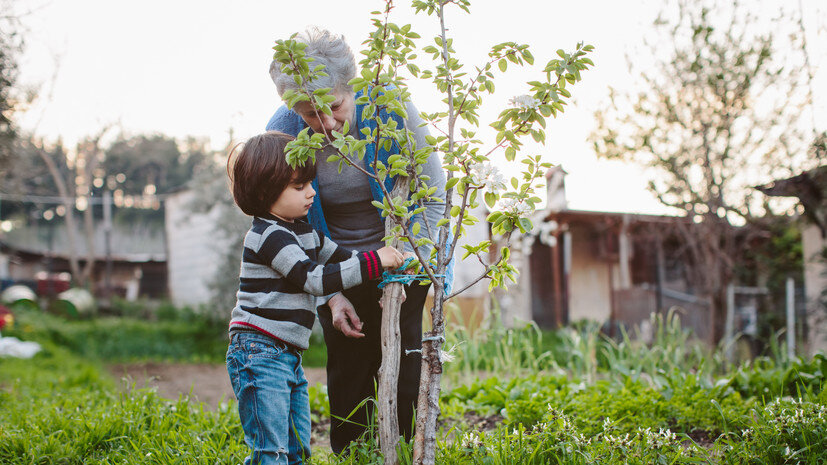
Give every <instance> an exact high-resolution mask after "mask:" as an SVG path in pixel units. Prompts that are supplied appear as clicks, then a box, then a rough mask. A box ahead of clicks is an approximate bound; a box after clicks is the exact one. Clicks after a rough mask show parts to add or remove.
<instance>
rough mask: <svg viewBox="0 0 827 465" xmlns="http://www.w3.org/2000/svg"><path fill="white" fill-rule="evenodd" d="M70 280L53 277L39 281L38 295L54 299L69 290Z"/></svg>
mask: <svg viewBox="0 0 827 465" xmlns="http://www.w3.org/2000/svg"><path fill="white" fill-rule="evenodd" d="M69 284H70V283H69V280H67V279H60V278H57V277H51V278H46V279H38V280H37V295H40V296H46V297H54V296H56V295H58V294H60V293H61V292H63V291H66V290H69V287H70V286H69Z"/></svg>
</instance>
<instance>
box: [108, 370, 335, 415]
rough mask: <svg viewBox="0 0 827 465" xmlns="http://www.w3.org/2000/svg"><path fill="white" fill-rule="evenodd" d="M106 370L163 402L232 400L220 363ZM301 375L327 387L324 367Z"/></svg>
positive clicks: (209, 403) (213, 402) (212, 402)
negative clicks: (183, 398) (149, 390)
mask: <svg viewBox="0 0 827 465" xmlns="http://www.w3.org/2000/svg"><path fill="white" fill-rule="evenodd" d="M109 371H110V373H112V376H114V377H115V379H118V380H122V381H123V383H122V385H124V386H125V387H134V388H136V389H141V388H152V389H155V390H156V391H157V392H158V395H159V396H161V397H163V398H165V399H170V400H177V399H178V397H179V396H181V395H185V396H190V398H192V399H194V400H196V401H199V402H204V403H206V404H207V405H209V406H210V408H216V407H217V406H218V404H219V403H221V402H222V401H226V400H229V399H234V398H235V396H234V395H233V388H232V387H231V386H230V378H229V376H228V375H227V367H226V366H224V365H223V364H221V365H214V364H207V363H199V364H176V363H138V364H127V365H113V366H111V367H110V368H109ZM304 373H305V375H306V376H307V381H308V382H309V383H310V385H311V386H314V385H315V384H316V383H322V384H327V379H326V376H325V369H324V368H309V367H308V368H305V369H304Z"/></svg>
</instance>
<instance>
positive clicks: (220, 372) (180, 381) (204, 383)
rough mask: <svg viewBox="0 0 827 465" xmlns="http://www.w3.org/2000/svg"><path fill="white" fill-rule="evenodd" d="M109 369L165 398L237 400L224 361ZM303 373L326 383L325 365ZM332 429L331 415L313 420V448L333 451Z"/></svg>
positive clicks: (312, 381)
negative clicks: (331, 444)
mask: <svg viewBox="0 0 827 465" xmlns="http://www.w3.org/2000/svg"><path fill="white" fill-rule="evenodd" d="M109 372H110V373H111V374H112V376H114V377H115V378H116V379H121V380H123V381H124V384H123V385H122V386H123V387H134V388H136V389H142V388H151V389H155V390H156V392H157V393H158V395H159V396H161V397H163V398H164V399H170V400H176V399H178V398H179V397H180V396H182V395H184V396H189V398H190V399H193V400H195V401H198V402H204V403H205V404H206V405H207V406H208V407H209V408H212V409H214V408H216V407H218V405H219V404H220V403H221V402H226V401H228V400H231V399H232V400H235V394H233V388H232V386H231V385H230V377H229V375H227V367H226V366H225V365H223V364H220V365H215V364H208V363H197V364H177V363H136V364H123V365H113V366H110V367H109ZM304 373H305V376H306V377H307V381H308V382H309V383H310V385H311V386H314V385H315V384H316V383H322V384H326V383H327V375H326V374H325V369H324V368H305V369H304ZM329 429H330V419H329V418H323V419H321V420H320V421H319V422H314V423H313V425H312V434H311V438H310V445H311V446H312V447H313V448H314V449H316V448H320V449H326V450H327V451H328V452H329V451H330V439H329V437H328V430H329Z"/></svg>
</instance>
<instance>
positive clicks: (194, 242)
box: [165, 191, 228, 305]
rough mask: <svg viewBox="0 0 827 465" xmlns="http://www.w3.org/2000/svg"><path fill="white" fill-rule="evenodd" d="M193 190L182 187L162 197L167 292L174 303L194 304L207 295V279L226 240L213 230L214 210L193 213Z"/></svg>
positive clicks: (214, 267) (215, 221)
mask: <svg viewBox="0 0 827 465" xmlns="http://www.w3.org/2000/svg"><path fill="white" fill-rule="evenodd" d="M192 199H193V193H192V192H190V191H184V192H181V193H178V194H176V195H173V196H170V197H168V198H167V201H166V209H165V211H166V234H167V245H168V250H167V266H168V270H169V278H168V279H169V293H170V298H171V299H172V301H173V303H174V304H175V305H197V304H200V303H205V302H207V300H209V298H210V289H209V286H208V283H209V282H210V281H211V280H212V278H213V276H214V274H215V270H216V267H217V266H218V264H219V263H220V260H221V255H222V252H223V251H224V250H226V247H228V241H227V240H226V239H223V238H220V237H219V234H218V232H217V228H216V224H217V223H218V210H217V209H216V208H213V209H212V210H211V211H210V212H209V213H207V214H202V213H193V212H192V211H191V209H190V208H189V207H188V204H189V203H190V201H191V200H192Z"/></svg>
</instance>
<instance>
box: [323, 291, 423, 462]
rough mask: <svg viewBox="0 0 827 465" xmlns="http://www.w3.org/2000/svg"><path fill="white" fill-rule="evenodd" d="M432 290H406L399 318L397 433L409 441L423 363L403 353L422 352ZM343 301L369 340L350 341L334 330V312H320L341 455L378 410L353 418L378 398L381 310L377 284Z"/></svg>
mask: <svg viewBox="0 0 827 465" xmlns="http://www.w3.org/2000/svg"><path fill="white" fill-rule="evenodd" d="M429 287H430V286H420V285H418V284H413V285H410V286H405V293H406V295H407V298H406V300H405V302H404V303H403V304H402V309H401V313H400V321H399V331H400V335H401V338H402V353H401V361H400V364H399V387H398V395H399V399H398V412H399V413H398V414H399V431H400V433H401V434H402V435H403V436H404V437H405V439H410V438H411V436H413V430H414V424H413V422H414V407H415V406H416V399H417V395H418V392H419V375H420V373H419V370H420V366H421V360H422V359H421V356H420V354H419V353H418V352H415V353H412V354H410V355H405V350H411V349H421V348H422V307H423V306H424V305H425V298H426V297H427V295H428V289H429ZM344 295H345V297H347V298H348V300H350V302H351V303H352V304H353V307H354V308H355V309H356V314H357V315H359V318H360V319H361V320H362V332H363V333H364V334H365V337H363V338H359V339H353V338H349V337H346V336H345V335H344V334H342V333H341V331H339V330H337V329H336V328H334V327H333V322H332V321H331V315H330V309H329V308H328V307H326V306H324V307H322V308H320V309H319V321H320V322H321V325H322V329H323V330H324V339H325V343H326V344H327V389H328V395H329V397H330V415H331V424H330V447H331V448H332V449H333V452H335V453H337V454H339V453H341V452H342V451H343V450H344V449H345V448H346V447H347V446H348V445H349V444H350V443H351V441H355V440H356V439H358V438H359V436H361V435H362V433H364V431H365V429H366V428H365V427H366V425H368V418H372V417H373V411H374V405H373V404H372V403H370V402H368V403H365V404H364V405H362V406H361V407H360V408H359V409H358V410H356V411H355V412H353V410H354V409H355V408H356V406H357V405H359V403H360V402H362V401H363V400H365V399H366V398H368V397H371V398H375V397H376V385H377V384H376V383H377V372H378V371H379V365H380V364H381V361H382V345H381V339H380V328H381V323H382V309H381V308H379V299H380V298H381V297H382V290H381V289H378V288H377V287H376V282H368V283H365V284H362V285H360V286H357V287H354V288H351V289H348V290H346V291H344ZM351 412H353V414H352V415H351ZM342 419H346V420H344V421H343V420H342Z"/></svg>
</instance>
